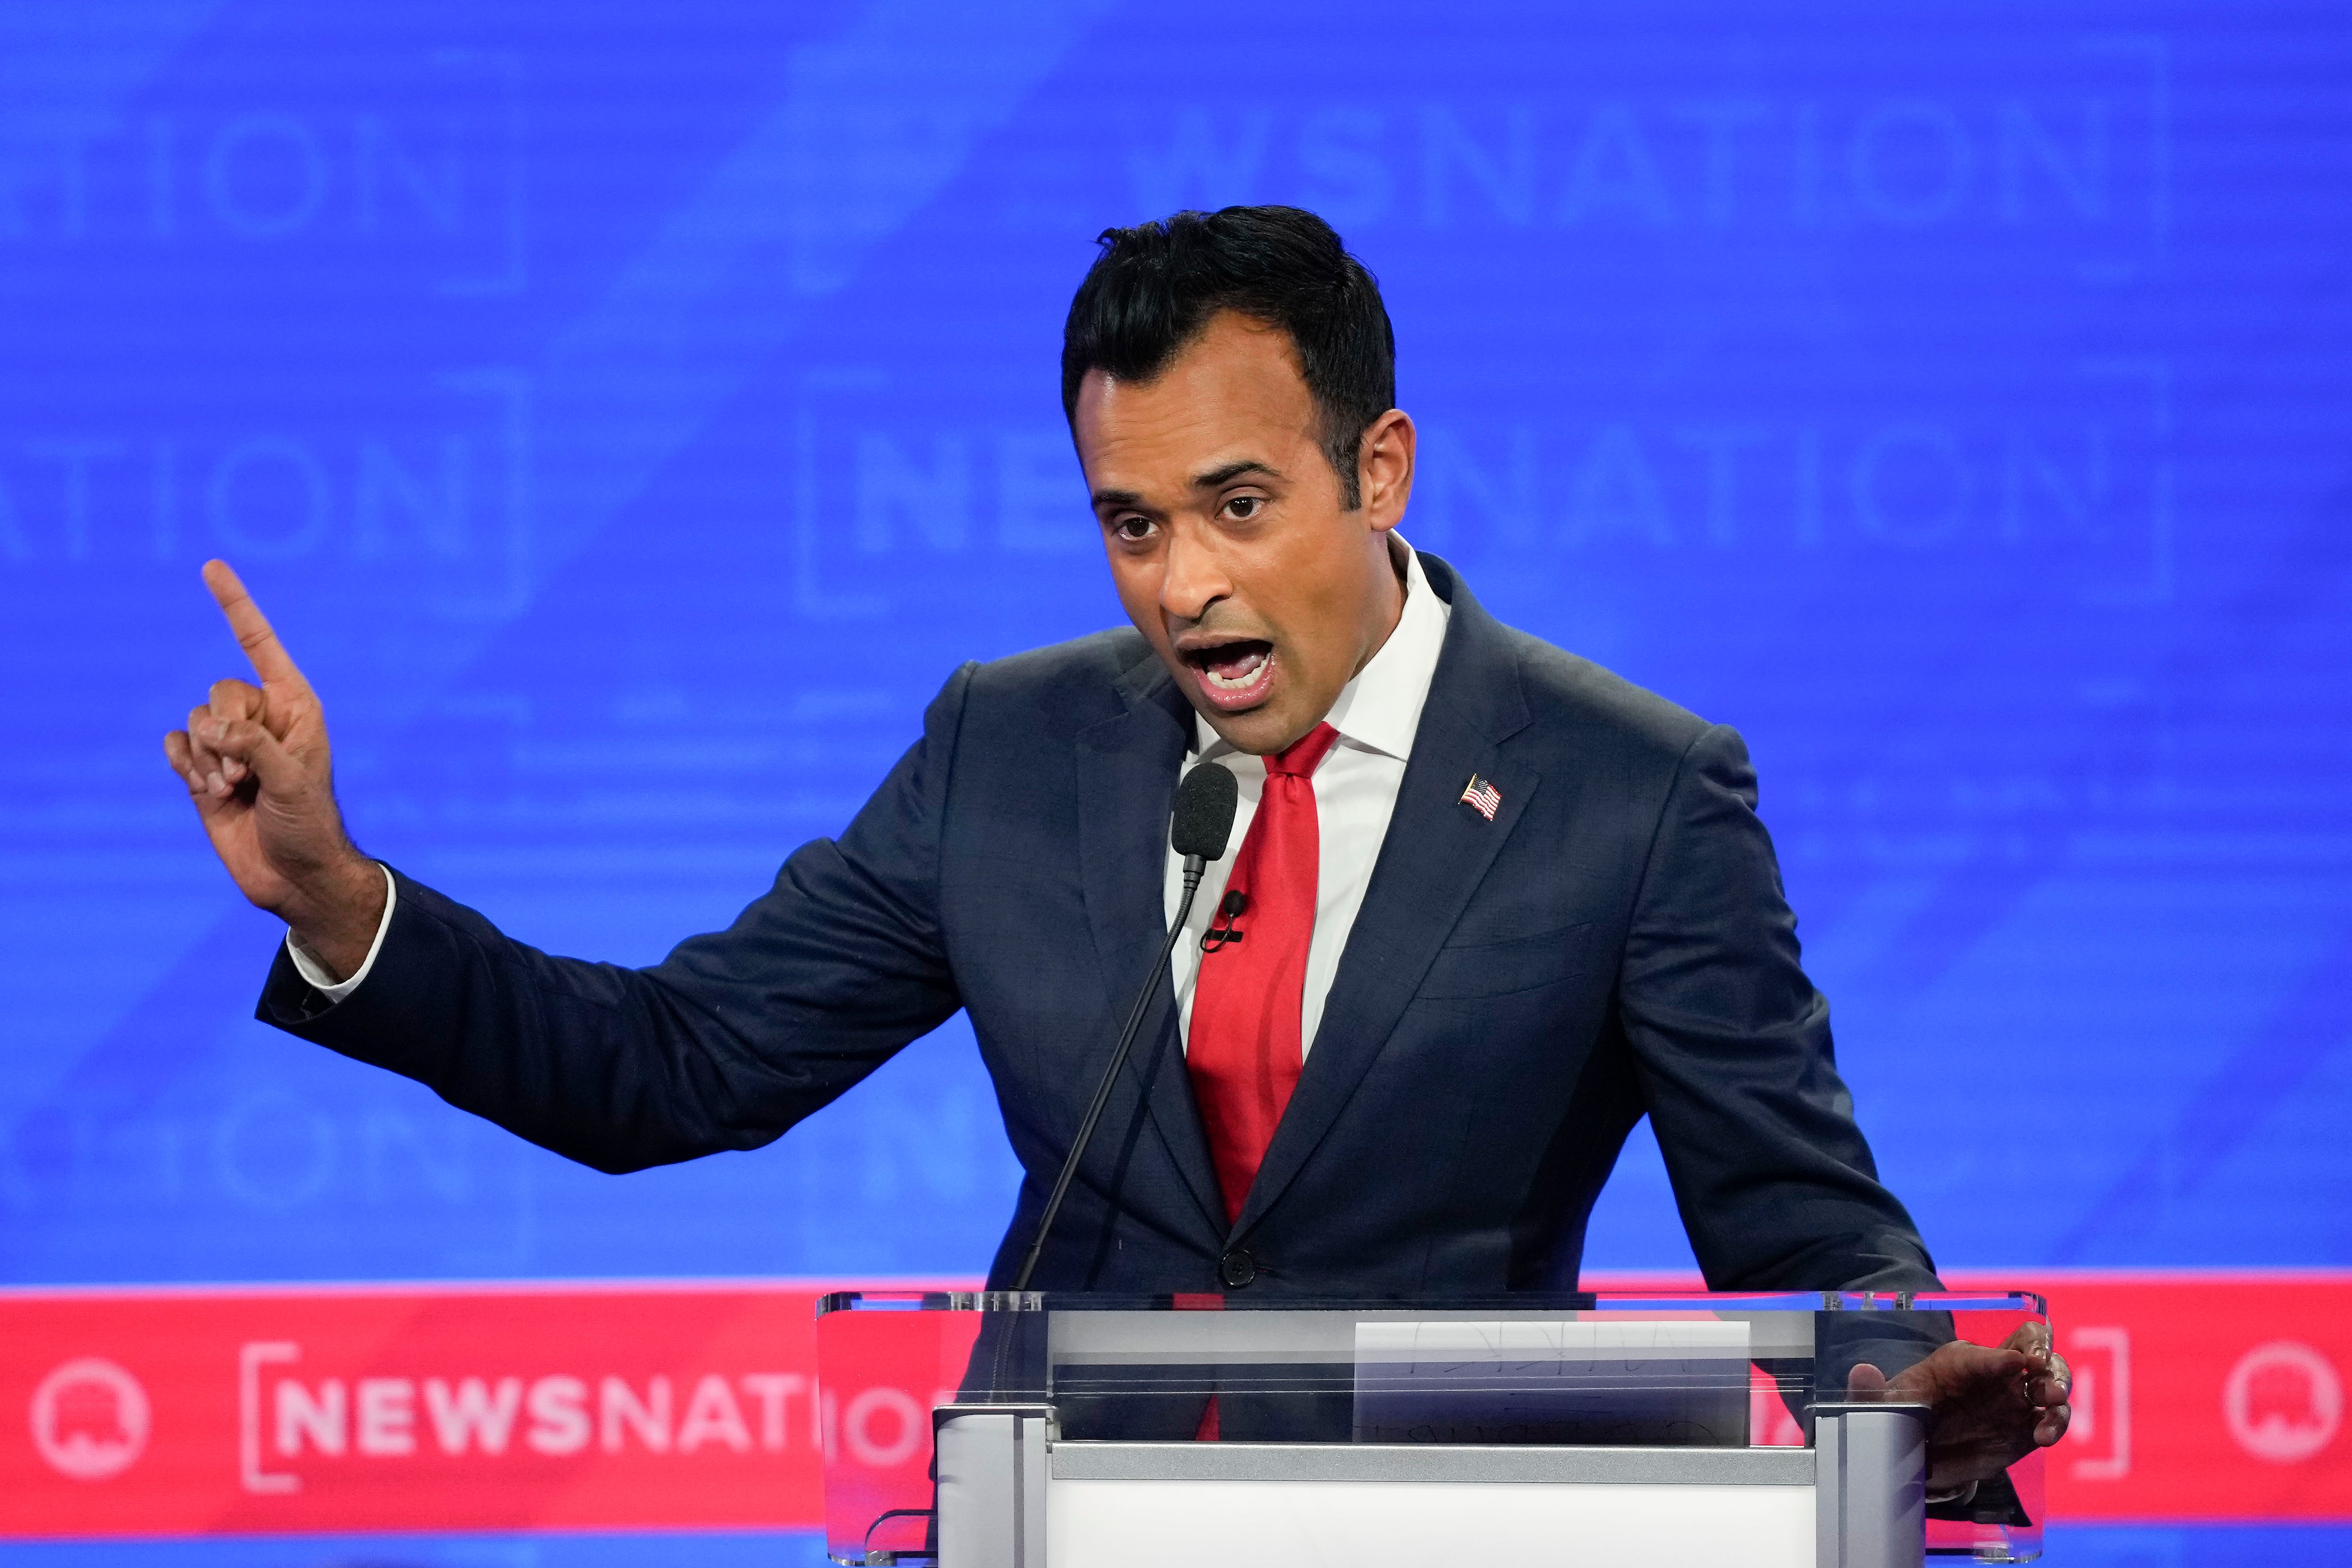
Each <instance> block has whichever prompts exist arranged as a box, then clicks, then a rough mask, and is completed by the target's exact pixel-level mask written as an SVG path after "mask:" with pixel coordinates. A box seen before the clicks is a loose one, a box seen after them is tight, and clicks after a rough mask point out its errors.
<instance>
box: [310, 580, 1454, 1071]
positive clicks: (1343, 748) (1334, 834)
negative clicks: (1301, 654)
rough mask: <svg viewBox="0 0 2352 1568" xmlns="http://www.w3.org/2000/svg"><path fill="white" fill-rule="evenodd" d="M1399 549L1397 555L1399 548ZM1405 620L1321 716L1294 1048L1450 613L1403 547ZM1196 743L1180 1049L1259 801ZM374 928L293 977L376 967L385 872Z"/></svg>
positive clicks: (1249, 780)
mask: <svg viewBox="0 0 2352 1568" xmlns="http://www.w3.org/2000/svg"><path fill="white" fill-rule="evenodd" d="M1397 542H1398V543H1399V544H1400V545H1404V541H1403V540H1402V539H1399V540H1398V541H1397ZM1404 555H1405V579H1404V614H1403V615H1402V616H1401V617H1399V619H1398V621H1397V624H1396V629H1395V630H1394V631H1392V632H1391V633H1390V634H1389V640H1388V641H1386V642H1385V643H1382V644H1381V648H1380V651H1379V652H1378V653H1375V654H1374V655H1372V658H1371V662H1370V663H1369V664H1367V665H1365V666H1364V668H1362V669H1360V670H1358V671H1357V672H1356V678H1355V679H1353V680H1350V681H1349V682H1348V684H1347V685H1346V686H1344V687H1342V688H1341V689H1340V690H1339V700H1338V701H1336V702H1334V703H1332V704H1331V711H1330V712H1329V713H1328V714H1327V715H1325V719H1326V721H1328V723H1329V724H1330V726H1331V727H1332V728H1333V729H1335V730H1337V731H1339V740H1338V742H1335V743H1334V744H1333V745H1332V747H1331V749H1330V751H1329V752H1327V753H1325V755H1324V758H1323V762H1322V764H1321V765H1320V766H1319V767H1318V768H1317V769H1316V770H1315V816H1316V828H1317V838H1318V843H1319V845H1320V853H1319V855H1318V870H1317V880H1316V889H1315V935H1314V938H1313V940H1312V942H1310V944H1309V945H1308V947H1307V988H1306V994H1305V995H1304V996H1303V997H1302V998H1301V999H1300V1005H1299V1020H1298V1022H1299V1030H1298V1038H1299V1040H1300V1042H1301V1047H1302V1050H1307V1049H1312V1048H1313V1047H1314V1044H1315V1026H1317V1025H1318V1024H1319V1023H1321V1022H1322V1021H1323V1003H1324V999H1325V998H1326V997H1327V996H1328V995H1329V994H1330V992H1331V976H1332V974H1333V973H1335V972H1336V971H1337V970H1338V969H1339V954H1340V952H1342V951H1343V950H1344V949H1345V948H1346V947H1347V945H1348V933H1349V931H1352V930H1354V929H1355V925H1356V911H1357V910H1360V909H1361V908H1363V905H1364V889H1366V888H1367V887H1368V886H1370V883H1371V879H1372V863H1373V862H1374V861H1375V860H1377V859H1379V858H1380V854H1381V840H1382V839H1384V838H1386V837H1388V831H1389V817H1390V816H1391V815H1392V814H1394V812H1395V810H1396V797H1397V790H1398V788H1399V786H1401V785H1402V784H1403V783H1404V764H1405V759H1406V758H1407V757H1408V756H1410V755H1411V754H1412V736H1413V731H1415V730H1417V729H1419V728H1420V727H1421V709H1422V704H1423V703H1424V702H1426V701H1427V700H1429V683H1430V680H1431V679H1432V678H1433V677H1434V676H1435V675H1436V673H1437V656H1438V653H1439V651H1440V649H1442V648H1443V647H1444V643H1445V623H1446V620H1447V618H1448V617H1449V616H1451V615H1452V614H1453V610H1452V607H1451V606H1449V605H1446V604H1445V603H1444V601H1443V600H1441V599H1440V598H1438V596H1437V595H1435V594H1433V593H1431V592H1430V589H1429V579H1428V578H1427V577H1425V576H1423V574H1422V570H1421V558H1420V557H1419V556H1417V555H1415V554H1414V553H1413V552H1412V547H1411V546H1409V545H1405V546H1404ZM1192 723H1193V729H1194V741H1193V748H1192V759H1191V760H1190V761H1189V762H1187V763H1185V771H1186V772H1187V773H1189V772H1191V771H1192V769H1193V768H1197V767H1209V766H1214V767H1223V768H1230V769H1231V770H1233V774H1234V780H1235V781H1236V782H1237V783H1238V784H1240V785H1241V805H1240V807H1239V809H1238V810H1236V811H1235V812H1234V832H1233V837H1232V838H1230V839H1229V840H1227V841H1226V849H1225V853H1224V858H1223V859H1219V860H1213V861H1211V862H1210V863H1209V868H1208V872H1207V874H1206V875H1204V876H1203V877H1202V879H1201V891H1200V893H1199V894H1198V895H1197V896H1196V897H1195V898H1194V899H1193V900H1192V915H1191V917H1190V918H1189V919H1188V920H1187V921H1185V931H1186V934H1185V935H1184V936H1182V937H1181V938H1179V939H1178V940H1177V942H1176V952H1175V954H1174V956H1173V958H1172V960H1171V977H1172V978H1173V979H1174V981H1175V983H1176V1000H1177V1005H1178V1006H1179V1008H1180V1015H1179V1016H1180V1027H1181V1029H1182V1031H1183V1037H1184V1038H1185V1039H1186V1040H1187V1042H1188V1043H1189V1041H1190V1040H1191V1037H1192V982H1193V980H1194V978H1195V977H1196V976H1197V975H1198V974H1199V973H1200V969H1201V934H1202V932H1203V931H1207V930H1208V929H1209V924H1210V921H1212V920H1213V919H1214V918H1215V915H1216V910H1217V900H1219V899H1221V898H1223V897H1224V892H1225V879H1226V878H1227V877H1228V876H1230V875H1231V874H1232V872H1233V868H1234V856H1235V855H1236V854H1238V853H1239V852H1240V850H1241V847H1242V840H1243V838H1244V837H1245V836H1246V835H1247V834H1248V832H1249V825H1250V819H1251V818H1252V817H1253V816H1256V815H1257V803H1258V797H1259V796H1260V795H1264V794H1265V759H1264V758H1262V757H1253V756H1251V755H1249V754H1248V753H1247V752H1237V751H1235V750H1234V748H1233V747H1232V746H1231V745H1229V744H1227V743H1226V742H1224V741H1223V739H1221V738H1220V737H1219V736H1218V734H1217V732H1216V731H1214V730H1213V729H1211V728H1210V727H1209V721H1207V720H1206V719H1203V718H1202V717H1201V716H1200V715H1199V714H1197V713H1195V714H1194V715H1193V716H1192ZM383 884H384V897H383V920H382V921H380V922H378V924H377V926H376V928H375V940H374V941H373V942H371V943H370V944H369V945H368V952H367V961H366V962H365V963H362V964H361V965H360V966H359V969H358V971H357V972H356V973H353V974H352V977H351V978H350V979H349V980H344V981H337V980H335V979H333V978H331V976H330V975H329V974H328V973H327V972H326V971H325V970H324V969H322V968H320V965H319V962H318V960H316V959H315V958H313V957H311V955H310V953H309V952H307V951H306V950H305V949H304V948H303V947H302V944H301V943H299V942H296V941H295V940H294V933H293V932H292V931H288V932H287V933H286V951H287V952H289V954H291V955H292V957H293V960H294V968H295V971H296V972H297V973H299V974H300V975H301V976H302V978H303V979H304V980H305V981H306V982H308V983H309V984H310V985H311V986H312V987H314V988H315V989H316V990H318V991H319V993H320V994H322V995H324V996H325V997H326V998H327V1000H328V1001H330V1002H340V1001H341V1000H342V999H343V998H344V997H346V996H348V995H350V994H352V992H354V991H356V990H358V989H359V988H360V984H361V982H362V981H364V980H365V979H367V977H368V971H369V970H371V969H373V968H374V967H375V955H376V954H377V953H378V952H381V951H382V950H383V933H384V932H385V931H390V930H391V929H392V907H393V900H395V899H396V898H398V897H399V892H398V889H396V888H395V887H394V883H393V879H392V872H391V871H390V870H388V869H387V870H386V871H385V872H384V874H383ZM1183 888H1184V861H1183V858H1182V857H1181V856H1179V855H1178V854H1177V853H1176V852H1175V851H1174V850H1173V849H1171V850H1170V851H1169V852H1168V876H1167V902H1166V907H1165V912H1164V913H1163V914H1162V915H1161V917H1160V918H1161V919H1162V920H1173V919H1175V918H1176V905H1177V902H1178V900H1180V899H1181V897H1182V894H1183Z"/></svg>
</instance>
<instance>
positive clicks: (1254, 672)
mask: <svg viewBox="0 0 2352 1568" xmlns="http://www.w3.org/2000/svg"><path fill="white" fill-rule="evenodd" d="M1264 668H1265V655H1264V654H1262V653H1254V654H1251V655H1250V656H1249V658H1248V659H1247V660H1246V661H1245V662H1244V665H1243V667H1242V670H1241V673H1240V674H1238V675H1230V676H1227V675H1219V674H1218V673H1217V672H1216V671H1215V670H1213V669H1206V668H1204V669H1203V670H1202V672H1201V673H1202V674H1203V675H1206V676H1207V677H1208V678H1209V684H1210V685H1212V686H1215V687H1220V688H1223V689H1224V690H1227V691H1240V690H1243V689H1245V688H1247V687H1249V686H1252V685H1255V683H1256V680H1257V677H1258V672H1259V671H1260V670H1262V669H1264Z"/></svg>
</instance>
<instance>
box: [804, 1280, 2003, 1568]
mask: <svg viewBox="0 0 2352 1568" xmlns="http://www.w3.org/2000/svg"><path fill="white" fill-rule="evenodd" d="M818 1311H819V1317H818V1321H817V1362H818V1364H817V1375H818V1381H819V1384H820V1387H821V1390H822V1397H821V1402H820V1408H821V1411H822V1413H823V1416H822V1418H823V1424H824V1487H825V1534H826V1542H827V1547H828V1550H829V1552H830V1553H831V1555H832V1557H833V1560H834V1561H835V1562H836V1563H893V1564H897V1563H922V1564H933V1563H936V1564H938V1565H940V1568H1046V1565H1047V1564H1051V1565H1052V1568H1163V1565H1164V1568H1200V1565H1202V1564H1206V1563H1220V1564H1244V1565H1249V1568H1255V1565H1258V1564H1268V1565H1271V1564H1276V1563H1282V1564H1290V1563H1318V1564H1319V1563H1347V1564H1349V1565H1350V1568H1389V1565H1391V1564H1395V1565H1400V1568H1401V1565H1403V1564H1408V1563H1410V1564H1414V1565H1416V1568H1419V1565H1422V1564H1433V1563H1472V1562H1484V1561H1496V1562H1502V1561H1519V1562H1532V1563H1611V1564H1615V1563H1634V1562H1638V1563H1644V1564H1649V1565H1653V1568H1678V1565H1681V1564H1691V1565H1694V1568H1696V1565H1698V1564H1706V1568H1721V1565H1723V1564H1731V1563H1737V1564H1744V1565H1754V1568H1895V1565H1897V1564H1919V1563H1922V1562H1923V1561H1924V1559H1925V1558H1926V1557H1927V1556H1928V1555H1944V1554H1951V1555H1966V1556H1972V1557H1976V1558H1978V1559H1979V1560H1981V1561H1985V1562H2004V1563H2021V1562H2028V1561H2031V1560H2032V1559H2033V1558H2035V1557H2037V1556H2039V1555H2040V1554H2041V1544H2042V1456H2041V1454H2040V1453H2039V1452H2036V1453H2034V1454H2032V1455H2029V1456H2028V1457H2027V1458H2023V1459H2021V1460H2019V1461H2018V1462H2017V1463H2016V1464H2014V1465H2012V1466H2011V1468H2010V1469H2009V1470H2008V1471H2007V1472H2006V1474H2004V1475H1998V1476H1995V1477H1993V1478H1991V1479H1989V1480H1987V1481H1985V1482H1982V1483H1980V1484H1979V1486H1978V1487H1977V1488H1976V1489H1975V1492H1974V1494H1973V1495H1972V1496H1969V1497H1968V1498H1966V1499H1964V1500H1938V1501H1937V1503H1936V1504H1934V1505H1932V1506H1931V1505H1930V1503H1929V1501H1928V1500H1927V1489H1926V1475H1925V1463H1926V1452H1927V1411H1926V1409H1925V1408H1924V1406H1922V1405H1918V1404H1916V1403H1906V1402H1905V1400H1904V1399H1903V1396H1902V1395H1901V1394H1900V1392H1899V1385H1898V1387H1897V1388H1896V1389H1894V1390H1888V1391H1885V1392H1883V1393H1878V1394H1864V1393H1863V1392H1862V1391H1861V1390H1860V1389H1857V1388H1856V1387H1854V1386H1853V1384H1852V1381H1851V1380H1852V1373H1853V1368H1854V1367H1855V1366H1857V1365H1860V1364H1862V1363H1869V1364H1871V1365H1873V1366H1875V1367H1877V1368H1878V1369H1879V1370H1880V1371H1881V1372H1882V1373H1886V1374H1888V1375H1889V1376H1894V1375H1896V1374H1899V1373H1901V1372H1902V1370H1903V1369H1904V1368H1906V1367H1908V1366H1910V1365H1912V1364H1914V1363H1917V1362H1919V1361H1921V1360H1923V1359H1925V1358H1926V1357H1927V1355H1928V1354H1930V1353H1932V1352H1933V1351H1934V1350H1935V1348H1936V1347H1937V1346H1938V1345H1940V1344H1942V1343H1944V1342H1948V1341H1950V1340H1953V1339H1960V1340H1967V1341H1970V1342H1976V1343H1979V1344H1990V1345H1998V1344H2000V1343H2001V1342H2003V1341H2004V1340H2005V1339H2007V1338H2008V1337H2009V1336H2010V1334H2011V1333H2012V1332H2013V1331H2015V1330H2017V1329H2018V1328H2020V1327H2021V1326H2022V1325H2024V1324H2025V1323H2027V1322H2030V1321H2045V1320H2044V1313H2045V1308H2044V1304H2043V1302H2042V1300H2041V1298H2039V1297H2036V1296H2032V1295H2027V1294H2022V1293H2018V1294H2005V1295H2003V1294H1995V1295H1981V1294H1979V1295H1961V1294H1945V1295H1934V1296H1930V1295H1924V1294H1923V1295H1916V1296H1915V1295H1911V1294H1907V1293H1906V1294H1892V1295H1870V1294H1858V1293H1847V1294H1830V1295H1822V1294H1811V1293H1808V1294H1779V1295H1704V1294H1687V1295H1656V1294H1650V1295H1634V1294H1625V1293H1609V1292H1602V1293H1600V1294H1597V1295H1577V1296H1571V1297H1528V1296H1511V1297H1504V1298H1496V1299H1493V1300H1467V1301H1465V1300H1444V1301H1437V1302H1429V1303H1414V1302H1399V1301H1379V1302H1362V1303H1349V1302H1340V1301H1331V1300H1279V1299H1276V1298H1271V1297H1268V1296H1265V1295H1264V1294H1259V1295H1256V1296H1251V1295H1250V1294H1249V1293H1247V1292H1242V1293H1236V1294H1234V1295H1232V1296H1176V1297H1167V1296H1161V1297H1102V1296H1085V1295H1061V1294H1043V1293H1034V1292H1032V1293H1024V1294H1020V1295H1014V1294H1011V1293H1003V1292H990V1293H980V1292H961V1291H959V1292H916V1291H906V1292H888V1291H878V1292H877V1291H867V1292H844V1293H841V1294H836V1295H833V1296H828V1297H826V1298H824V1300H822V1301H821V1302H820V1304H819V1308H818ZM1863 1381H1864V1385H1865V1386H1866V1385H1867V1384H1869V1383H1871V1382H1872V1381H1873V1380H1870V1379H1867V1378H1865V1379H1864V1380H1863Z"/></svg>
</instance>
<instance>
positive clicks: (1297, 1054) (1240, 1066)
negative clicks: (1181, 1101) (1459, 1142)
mask: <svg viewBox="0 0 2352 1568" xmlns="http://www.w3.org/2000/svg"><path fill="white" fill-rule="evenodd" d="M1338 739H1339V731H1337V730H1334V729H1333V728H1331V726H1330V725H1328V724H1318V725H1316V726H1315V728H1314V729H1313V730H1311V731H1307V736H1306V738H1305V739H1304V740H1301V741H1299V742H1297V744H1296V745H1294V746H1292V747H1291V748H1290V749H1289V750H1288V751H1286V752H1276V753H1275V754H1274V755H1272V756H1270V757H1268V758H1266V759H1265V795H1264V796H1263V797H1262V798H1261V799H1260V800H1259V801H1258V803H1257V815H1256V816H1254V817H1252V818H1251V819H1250V826H1249V834H1248V836H1247V837H1244V839H1243V840H1242V847H1241V852H1240V853H1239V854H1237V855H1235V856H1234V869H1233V874H1232V876H1231V877H1229V878H1228V879H1226V882H1225V887H1226V889H1227V891H1228V892H1229V893H1230V892H1231V891H1233V890H1234V889H1238V890H1240V891H1241V892H1242V893H1244V894H1246V895H1247V897H1248V900H1249V901H1248V903H1247V904H1246V905H1244V907H1243V910H1242V912H1241V913H1240V914H1239V915H1238V916H1236V917H1235V918H1234V921H1232V924H1233V927H1234V930H1235V931H1240V932H1242V933H1243V937H1244V940H1242V941H1240V942H1227V943H1225V944H1224V945H1223V946H1222V947H1219V948H1216V949H1215V950H1214V951H1213V952H1204V953H1202V955H1201V977H1200V981H1199V983H1198V984H1197V985H1196V986H1195V987H1194V989H1193V993H1192V1031H1191V1034H1190V1035H1189V1037H1187V1039H1186V1042H1185V1065H1186V1066H1187V1067H1188V1068H1190V1069H1191V1071H1192V1095H1193V1098H1194V1100H1196V1101H1197V1102H1198V1103H1199V1105H1200V1107H1201V1122H1202V1130H1203V1131H1205V1132H1207V1134H1208V1137H1209V1157H1210V1159H1211V1160H1212V1161H1213V1163H1215V1165H1216V1168H1217V1185H1218V1187H1219V1188H1220V1189H1221V1190H1222V1191H1223V1194H1224V1199H1225V1220H1226V1223H1227V1224H1232V1223H1233V1222H1234V1221H1236V1220H1238V1219H1240V1218H1241V1214H1242V1204H1243V1201H1244V1199H1246V1198H1247V1197H1248V1196H1249V1189H1250V1183H1251V1182H1252V1181H1254V1180H1255V1179H1256V1177H1257V1168H1258V1165H1259V1164H1260V1163H1262V1162H1263V1161H1264V1160H1265V1150H1266V1145H1267V1144H1269V1143H1271V1142H1274V1129H1275V1124H1276V1122H1278V1121H1281V1120H1282V1108H1283V1107H1284V1106H1286V1105H1287V1104H1289V1103H1290V1091H1291V1089H1293V1088H1294V1087H1295V1086H1296V1085H1297V1082H1298V1068H1299V1066H1300V1063H1301V1062H1302V1061H1303V1060H1304V1059H1305V1052H1304V1050H1303V1049H1302V1048H1301V1044H1300V1040H1299V1036H1298V1029H1299V1008H1300V1005H1301V1003H1302V1002H1303V1000H1304V999H1305V994H1306V990H1307V944H1308V943H1309V942H1312V941H1313V940H1314V936H1315V884H1316V879H1317V868H1318V855H1319V852H1320V848H1321V840H1320V836H1319V834H1318V831H1317V828H1316V824H1315V778H1314V774H1315V765H1316V764H1317V763H1319V762H1321V761H1322V760H1323V753H1324V752H1328V751H1329V750H1330V749H1331V742H1334V741H1336V740H1338Z"/></svg>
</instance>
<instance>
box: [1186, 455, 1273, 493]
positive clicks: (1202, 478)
mask: <svg viewBox="0 0 2352 1568" xmlns="http://www.w3.org/2000/svg"><path fill="white" fill-rule="evenodd" d="M1244 474H1264V475H1265V477H1266V478H1267V479H1280V478H1282V470H1281V469H1279V468H1276V467H1274V466H1273V465H1272V464H1271V463H1261V462H1259V461H1258V460H1257V459H1256V458H1243V459H1242V460H1241V461H1240V462H1237V463H1227V464H1226V465H1225V466H1224V467H1223V468H1211V469H1210V470H1209V471H1208V472H1207V473H1205V474H1195V475H1193V476H1192V488H1193V489H1196V490H1213V489H1219V488H1220V487H1222V486H1224V485H1229V484H1232V483H1233V482H1234V480H1235V479H1240V478H1241V477H1242V476H1243V475H1244Z"/></svg>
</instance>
